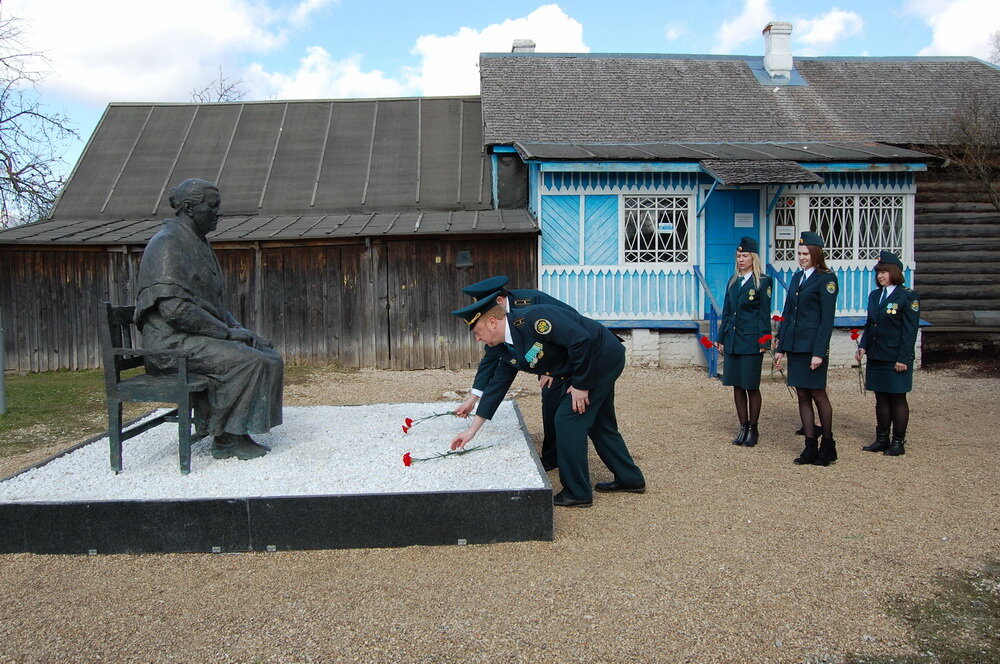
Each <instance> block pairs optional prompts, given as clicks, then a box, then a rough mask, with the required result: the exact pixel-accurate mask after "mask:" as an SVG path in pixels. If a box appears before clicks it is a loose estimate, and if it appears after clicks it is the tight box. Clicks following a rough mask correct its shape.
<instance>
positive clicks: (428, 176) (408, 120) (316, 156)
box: [0, 97, 538, 244]
mask: <svg viewBox="0 0 1000 664" xmlns="http://www.w3.org/2000/svg"><path fill="white" fill-rule="evenodd" d="M189 177H199V178H203V179H206V180H210V181H213V182H216V183H218V185H219V187H220V190H221V192H222V212H223V215H224V217H223V219H222V220H221V221H220V223H219V228H218V229H217V230H216V231H215V232H214V233H212V234H211V235H210V236H209V237H210V238H211V239H213V240H215V241H226V240H241V241H262V240H297V239H320V238H347V237H365V236H375V235H397V236H398V235H407V234H410V235H412V234H415V233H416V234H441V233H500V232H525V233H535V232H537V231H538V227H537V225H536V224H535V223H534V221H533V220H532V219H531V217H530V216H529V215H528V213H527V212H526V211H524V210H502V211H501V210H493V209H492V195H491V191H492V186H491V172H490V160H489V159H488V157H487V155H485V154H484V152H483V140H482V113H481V105H480V100H479V98H478V97H448V98H423V99H367V100H344V101H280V102H246V103H222V104H111V105H110V106H108V108H107V110H106V111H105V114H104V117H103V118H102V119H101V122H100V123H99V124H98V126H97V129H96V130H95V131H94V134H93V136H92V137H91V139H90V142H89V143H88V145H87V148H86V149H85V151H84V153H83V155H82V156H81V158H80V161H79V162H78V163H77V166H76V168H75V169H74V171H73V174H72V175H71V176H70V178H69V180H68V182H67V184H66V187H65V189H64V190H63V193H62V194H61V196H60V197H59V199H58V201H57V202H56V205H55V207H54V209H53V211H52V214H51V217H50V218H49V219H45V220H42V221H40V222H36V223H34V224H27V225H24V226H19V227H15V228H12V229H8V230H5V231H0V243H5V244H6V243H14V244H37V243H57V244H143V243H145V242H146V241H147V240H149V238H150V237H152V235H153V234H154V233H155V232H156V231H157V230H158V229H159V226H160V223H161V220H162V218H163V217H170V216H173V210H171V209H170V206H169V204H168V202H167V195H168V191H169V189H170V187H172V186H174V185H176V184H177V183H178V182H180V181H181V180H183V179H185V178H189Z"/></svg>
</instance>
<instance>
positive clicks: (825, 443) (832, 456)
mask: <svg viewBox="0 0 1000 664" xmlns="http://www.w3.org/2000/svg"><path fill="white" fill-rule="evenodd" d="M836 460H837V441H835V440H834V439H833V436H823V440H822V441H821V442H820V444H819V452H818V453H817V454H816V459H815V460H814V461H813V465H814V466H829V465H830V464H831V463H833V462H834V461H836Z"/></svg>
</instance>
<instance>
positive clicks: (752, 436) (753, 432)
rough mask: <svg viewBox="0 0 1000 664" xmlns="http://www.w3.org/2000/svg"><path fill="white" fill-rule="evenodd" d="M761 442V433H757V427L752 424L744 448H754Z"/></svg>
mask: <svg viewBox="0 0 1000 664" xmlns="http://www.w3.org/2000/svg"><path fill="white" fill-rule="evenodd" d="M758 440H760V432H759V431H757V425H756V424H751V425H750V427H749V428H748V430H747V437H746V439H744V441H743V447H753V446H754V445H756V444H757V441H758Z"/></svg>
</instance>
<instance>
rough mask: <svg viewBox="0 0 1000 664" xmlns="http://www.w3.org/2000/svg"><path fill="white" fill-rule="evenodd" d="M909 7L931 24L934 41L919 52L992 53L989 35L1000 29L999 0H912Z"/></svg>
mask: <svg viewBox="0 0 1000 664" xmlns="http://www.w3.org/2000/svg"><path fill="white" fill-rule="evenodd" d="M907 7H908V9H909V10H910V11H911V12H912V13H914V14H917V15H918V16H920V17H921V18H923V19H924V20H925V21H926V22H927V25H929V26H930V27H931V31H932V34H933V36H932V38H931V44H930V45H929V46H927V47H926V48H924V49H922V50H921V51H920V53H918V55H972V56H975V57H977V58H982V59H983V60H987V59H989V57H990V42H989V37H990V35H991V34H992V33H994V32H996V31H997V30H998V29H1000V3H998V2H996V0H911V1H910V3H909V4H908V6H907Z"/></svg>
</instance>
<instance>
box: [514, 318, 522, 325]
mask: <svg viewBox="0 0 1000 664" xmlns="http://www.w3.org/2000/svg"><path fill="white" fill-rule="evenodd" d="M522 325H524V316H521V317H520V318H515V319H514V327H521V326H522Z"/></svg>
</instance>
